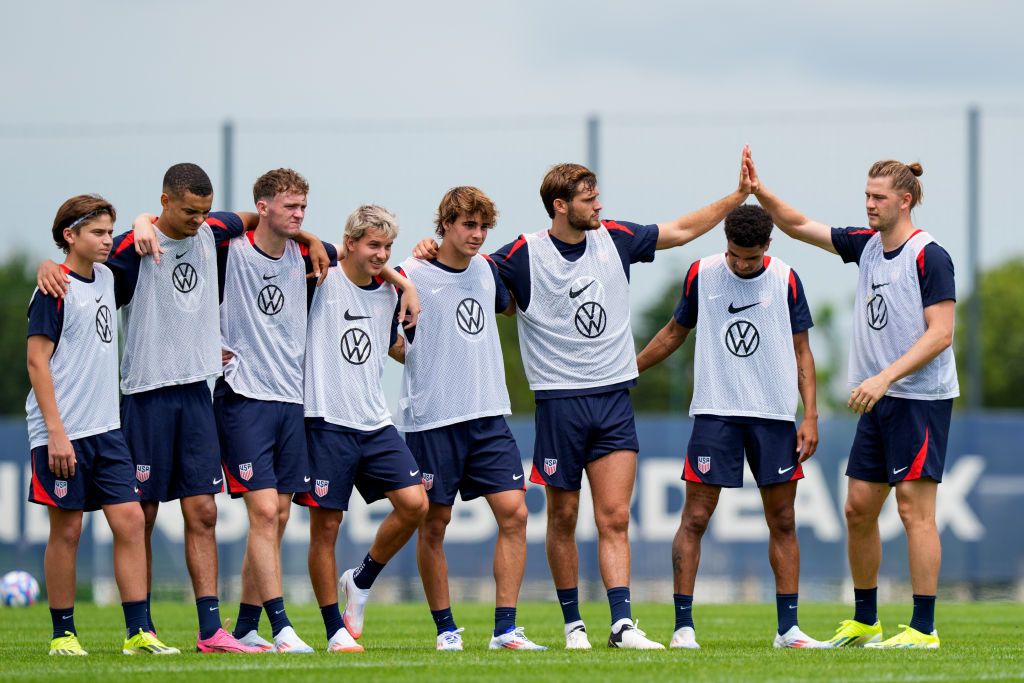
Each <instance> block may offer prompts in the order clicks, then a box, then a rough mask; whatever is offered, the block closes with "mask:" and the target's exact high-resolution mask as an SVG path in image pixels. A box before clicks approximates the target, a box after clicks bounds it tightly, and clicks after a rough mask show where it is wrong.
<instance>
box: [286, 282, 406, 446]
mask: <svg viewBox="0 0 1024 683" xmlns="http://www.w3.org/2000/svg"><path fill="white" fill-rule="evenodd" d="M397 303H398V294H397V293H396V292H395V288H394V287H393V286H391V285H390V284H388V283H383V284H382V285H381V286H380V287H378V288H377V289H374V290H365V289H362V288H360V287H358V286H357V285H355V284H353V283H352V281H351V280H349V279H348V276H346V275H345V271H343V270H342V269H341V267H340V266H334V267H332V268H331V269H330V271H329V272H328V274H327V279H326V280H324V283H323V284H322V285H320V286H319V287H317V289H316V293H315V294H314V295H313V304H312V306H310V309H309V327H308V329H307V331H306V385H305V413H306V417H321V418H323V419H324V420H325V421H326V422H330V423H332V424H337V425H342V426H343V427H349V428H351V429H360V430H363V431H372V430H374V429H380V428H381V427H386V426H388V425H390V424H391V413H390V411H388V407H387V404H386V403H385V401H384V388H383V387H382V386H381V375H382V374H383V372H384V363H385V362H387V358H388V348H389V347H390V342H391V329H392V326H393V325H394V317H395V306H396V305H397Z"/></svg>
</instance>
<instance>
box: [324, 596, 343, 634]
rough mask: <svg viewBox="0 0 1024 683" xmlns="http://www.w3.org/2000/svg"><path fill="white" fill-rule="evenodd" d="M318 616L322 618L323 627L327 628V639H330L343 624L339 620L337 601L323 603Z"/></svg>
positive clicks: (339, 612)
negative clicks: (327, 603) (329, 603)
mask: <svg viewBox="0 0 1024 683" xmlns="http://www.w3.org/2000/svg"><path fill="white" fill-rule="evenodd" d="M320 616H322V617H323V618H324V628H325V629H327V640H330V639H331V637H332V636H334V634H335V633H337V632H338V631H339V630H340V629H341V627H342V626H344V624H343V623H342V621H341V611H340V610H339V609H338V603H336V602H335V603H333V604H331V605H325V606H323V607H321V608H320Z"/></svg>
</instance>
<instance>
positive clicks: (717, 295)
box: [708, 294, 725, 301]
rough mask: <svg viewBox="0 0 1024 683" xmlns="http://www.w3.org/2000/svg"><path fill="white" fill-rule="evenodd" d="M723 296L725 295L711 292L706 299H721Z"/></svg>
mask: <svg viewBox="0 0 1024 683" xmlns="http://www.w3.org/2000/svg"><path fill="white" fill-rule="evenodd" d="M723 296H725V294H712V295H711V296H709V297H708V300H709V301H714V300H715V299H721V298H722V297H723Z"/></svg>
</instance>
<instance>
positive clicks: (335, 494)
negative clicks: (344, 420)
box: [293, 417, 421, 510]
mask: <svg viewBox="0 0 1024 683" xmlns="http://www.w3.org/2000/svg"><path fill="white" fill-rule="evenodd" d="M306 439H307V442H308V444H309V461H310V469H309V471H310V476H311V477H312V478H313V489H312V490H311V491H307V492H305V493H299V494H297V495H296V496H295V498H294V499H293V500H294V502H295V503H297V504H299V505H305V506H307V507H320V508H327V509H329V510H348V501H349V498H350V497H351V496H352V487H353V486H354V487H355V488H357V489H359V495H361V496H362V497H363V500H365V501H366V502H367V503H372V502H374V501H377V500H380V499H382V498H385V497H386V494H387V492H388V491H395V490H397V489H404V488H407V487H409V486H419V485H420V483H421V478H420V467H419V465H417V464H416V460H414V459H413V457H412V453H410V452H409V449H408V447H406V445H405V442H404V441H402V437H401V436H399V434H398V430H397V429H395V428H394V426H392V425H388V426H387V427H381V428H380V429H375V430H373V431H370V432H364V431H362V430H359V429H351V428H349V427H342V426H341V425H335V424H331V423H329V422H326V421H324V420H323V419H322V418H313V417H311V418H307V419H306Z"/></svg>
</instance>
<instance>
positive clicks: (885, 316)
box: [867, 294, 889, 330]
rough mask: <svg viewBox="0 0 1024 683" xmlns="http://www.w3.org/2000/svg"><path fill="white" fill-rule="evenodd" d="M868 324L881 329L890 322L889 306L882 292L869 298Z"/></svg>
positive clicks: (875, 328)
mask: <svg viewBox="0 0 1024 683" xmlns="http://www.w3.org/2000/svg"><path fill="white" fill-rule="evenodd" d="M867 313H868V325H870V326H871V329H873V330H880V329H882V328H883V327H885V326H886V325H887V324H888V323H889V307H888V306H887V305H886V303H885V299H884V298H882V295H881V294H875V295H874V296H873V297H871V298H870V299H868V311H867Z"/></svg>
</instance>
